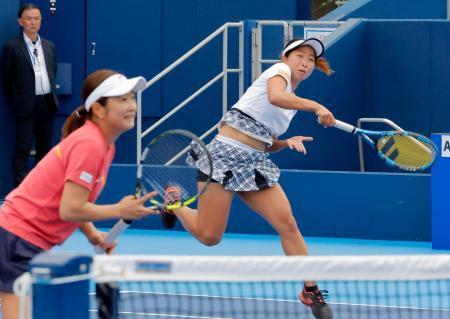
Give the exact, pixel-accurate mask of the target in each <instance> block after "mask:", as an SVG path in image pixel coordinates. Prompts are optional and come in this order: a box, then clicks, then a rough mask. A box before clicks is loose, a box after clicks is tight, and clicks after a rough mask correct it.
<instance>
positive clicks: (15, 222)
mask: <svg viewBox="0 0 450 319" xmlns="http://www.w3.org/2000/svg"><path fill="white" fill-rule="evenodd" d="M113 157H114V145H109V146H108V145H107V144H106V140H105V137H104V135H103V133H102V131H101V130H100V128H99V127H98V126H97V125H95V124H94V123H93V122H91V121H86V123H85V124H84V125H83V126H82V127H80V128H79V129H77V130H75V131H74V132H72V133H71V134H70V135H69V136H68V137H67V138H65V139H64V140H63V141H61V143H59V144H58V145H56V146H55V147H54V148H53V149H52V150H51V151H50V152H48V154H47V155H46V156H45V157H44V158H43V159H42V160H41V161H40V162H39V163H38V164H37V165H36V167H35V168H34V169H33V170H32V171H31V172H30V173H29V174H28V175H27V177H26V178H25V179H24V180H23V182H22V183H21V184H20V185H19V187H18V188H16V189H14V190H13V191H12V192H11V193H9V194H8V196H7V197H6V199H5V203H4V204H3V206H2V208H1V209H0V226H1V227H3V228H4V229H6V230H7V231H9V232H11V233H13V234H15V235H16V236H19V237H21V238H23V239H25V240H27V241H28V242H30V243H32V244H34V245H35V246H38V247H40V248H42V249H45V250H48V249H50V248H51V247H53V246H55V245H61V244H62V243H63V242H64V241H65V240H66V239H67V237H69V236H70V235H71V234H72V233H73V231H74V230H75V229H77V228H78V227H79V226H80V224H81V223H79V222H71V221H63V220H62V219H61V217H60V216H59V205H60V202H61V197H62V192H63V189H64V185H65V183H66V182H67V181H71V182H74V183H76V184H78V185H81V186H83V187H85V188H86V189H88V190H89V199H88V200H89V202H91V203H94V202H95V200H96V199H97V197H98V196H99V195H100V192H101V191H102V189H103V187H104V186H105V182H106V177H107V175H108V170H109V167H110V165H111V162H112V160H113Z"/></svg>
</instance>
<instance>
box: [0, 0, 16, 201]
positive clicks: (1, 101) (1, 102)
mask: <svg viewBox="0 0 450 319" xmlns="http://www.w3.org/2000/svg"><path fill="white" fill-rule="evenodd" d="M18 10H19V0H4V1H2V4H1V10H0V21H1V23H0V24H1V27H0V54H2V51H3V44H4V43H5V42H6V41H7V40H8V39H10V38H12V37H15V36H17V35H18V34H19V26H18V24H17V11H18ZM0 72H1V71H0ZM0 81H1V74H0ZM14 130H15V128H14V118H13V116H12V113H11V111H10V110H9V108H8V106H7V105H6V101H5V96H4V92H3V85H2V83H1V82H0V145H2V151H1V152H0V198H1V197H3V196H4V195H5V194H6V193H7V192H8V191H9V190H10V189H11V187H12V185H13V178H12V173H11V171H12V151H13V143H14Z"/></svg>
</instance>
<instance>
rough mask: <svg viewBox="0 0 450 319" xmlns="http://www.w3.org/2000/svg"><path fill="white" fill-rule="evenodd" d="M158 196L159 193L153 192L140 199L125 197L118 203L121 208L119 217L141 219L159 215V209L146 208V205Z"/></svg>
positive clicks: (130, 196)
mask: <svg viewBox="0 0 450 319" xmlns="http://www.w3.org/2000/svg"><path fill="white" fill-rule="evenodd" d="M156 194H157V192H151V193H148V194H145V195H144V196H142V197H138V198H136V196H133V195H128V196H125V197H124V198H122V199H121V200H120V202H119V203H117V205H118V207H119V217H120V218H122V219H141V218H142V217H145V216H148V215H152V214H159V211H158V210H157V209H154V208H152V207H149V206H147V207H146V206H145V203H147V202H148V201H149V200H150V199H151V198H152V197H154V196H155V195H156Z"/></svg>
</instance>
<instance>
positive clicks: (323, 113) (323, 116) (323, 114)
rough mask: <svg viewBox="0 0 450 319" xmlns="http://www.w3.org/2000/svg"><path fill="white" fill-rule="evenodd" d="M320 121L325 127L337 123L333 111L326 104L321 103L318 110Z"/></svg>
mask: <svg viewBox="0 0 450 319" xmlns="http://www.w3.org/2000/svg"><path fill="white" fill-rule="evenodd" d="M316 115H317V118H318V122H319V123H320V124H321V125H322V126H323V127H328V126H333V125H334V123H336V119H335V118H334V115H333V113H331V112H330V111H329V110H328V109H327V108H326V107H325V106H323V105H321V106H320V107H319V109H318V110H317V111H316Z"/></svg>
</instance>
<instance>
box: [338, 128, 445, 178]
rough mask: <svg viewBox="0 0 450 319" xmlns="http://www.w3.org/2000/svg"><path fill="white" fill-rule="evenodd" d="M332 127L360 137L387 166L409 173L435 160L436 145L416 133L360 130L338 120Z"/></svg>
mask: <svg viewBox="0 0 450 319" xmlns="http://www.w3.org/2000/svg"><path fill="white" fill-rule="evenodd" d="M334 127H335V128H338V129H340V130H342V131H345V132H347V133H352V134H355V135H358V136H361V137H362V139H363V140H364V142H366V143H367V144H369V145H370V147H371V148H373V149H374V150H375V151H376V152H377V154H378V156H379V157H380V158H381V159H382V160H383V161H385V162H386V163H387V164H388V165H389V166H393V167H397V168H399V169H402V170H405V171H410V172H415V171H423V170H425V169H427V168H428V167H430V166H431V165H433V163H434V161H435V160H436V156H437V153H438V150H437V146H436V144H434V143H433V141H432V140H430V139H429V138H427V137H425V136H423V135H420V134H417V133H412V132H407V131H369V130H362V129H359V128H357V127H355V126H353V125H350V124H347V123H345V122H342V121H339V120H336V124H334Z"/></svg>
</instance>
